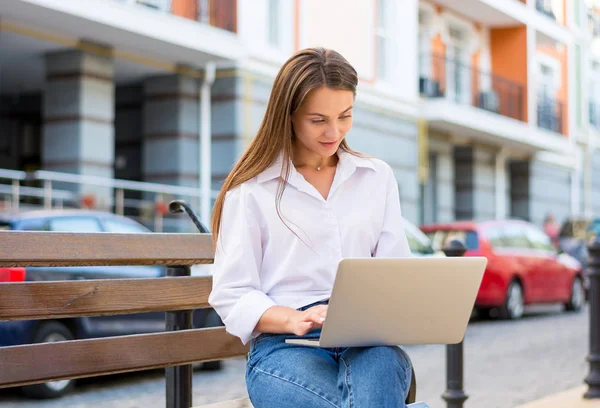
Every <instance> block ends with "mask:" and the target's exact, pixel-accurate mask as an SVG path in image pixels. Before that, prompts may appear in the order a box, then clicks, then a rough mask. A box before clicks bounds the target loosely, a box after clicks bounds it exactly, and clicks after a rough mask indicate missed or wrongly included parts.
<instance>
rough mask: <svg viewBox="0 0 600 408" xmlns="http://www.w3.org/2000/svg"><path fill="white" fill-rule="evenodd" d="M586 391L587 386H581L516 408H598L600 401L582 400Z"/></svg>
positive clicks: (599, 407)
mask: <svg viewBox="0 0 600 408" xmlns="http://www.w3.org/2000/svg"><path fill="white" fill-rule="evenodd" d="M586 391H587V385H582V386H579V387H576V388H571V389H570V390H567V391H563V392H559V393H558V394H552V395H550V396H547V397H544V398H542V399H539V400H536V401H532V402H529V403H527V404H525V405H520V406H519V407H517V408H592V407H593V408H600V399H593V400H586V399H583V394H584V393H585V392H586Z"/></svg>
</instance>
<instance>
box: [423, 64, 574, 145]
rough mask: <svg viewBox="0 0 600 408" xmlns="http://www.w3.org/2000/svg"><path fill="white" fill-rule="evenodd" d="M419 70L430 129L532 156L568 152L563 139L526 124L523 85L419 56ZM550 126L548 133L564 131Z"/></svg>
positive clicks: (545, 122)
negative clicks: (541, 153) (544, 152)
mask: <svg viewBox="0 0 600 408" xmlns="http://www.w3.org/2000/svg"><path fill="white" fill-rule="evenodd" d="M420 64H421V68H420V72H421V75H420V77H419V88H420V92H421V96H422V104H423V109H422V111H423V113H424V117H425V119H426V120H427V122H428V124H429V128H430V129H433V130H437V131H439V132H443V133H446V134H449V135H451V136H454V137H457V138H460V139H463V140H472V141H480V142H484V143H487V144H490V145H495V146H498V147H506V148H509V149H515V150H519V151H522V152H528V153H532V154H533V153H537V152H540V151H553V152H563V153H564V152H565V151H568V150H569V146H568V141H567V139H566V138H552V137H548V135H547V132H546V131H544V130H538V128H537V127H535V126H532V125H530V124H529V123H528V118H527V103H526V101H527V87H526V85H525V84H521V83H517V82H514V81H512V80H509V79H507V78H505V77H503V76H500V75H496V74H494V73H490V72H486V71H483V70H481V69H479V68H478V67H476V66H473V65H471V64H469V63H466V62H462V61H459V60H456V59H454V58H451V57H449V56H447V55H439V54H431V55H423V56H422V57H421V58H420ZM543 113H544V116H543V123H544V124H547V121H548V120H547V119H546V114H547V112H546V111H544V112H543ZM561 118H562V116H561ZM554 120H555V121H554V122H552V121H550V122H551V124H550V125H548V127H549V126H554V127H555V128H556V127H557V126H560V127H561V128H562V122H561V123H560V124H557V123H556V120H557V118H556V117H555V119H554ZM563 139H564V140H563Z"/></svg>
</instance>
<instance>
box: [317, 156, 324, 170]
mask: <svg viewBox="0 0 600 408" xmlns="http://www.w3.org/2000/svg"><path fill="white" fill-rule="evenodd" d="M321 164H323V158H321V163H319V167H317V171H321Z"/></svg>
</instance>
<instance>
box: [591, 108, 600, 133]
mask: <svg viewBox="0 0 600 408" xmlns="http://www.w3.org/2000/svg"><path fill="white" fill-rule="evenodd" d="M589 106H590V113H589V114H590V125H591V126H592V127H594V128H596V129H597V130H600V104H597V103H595V102H590V105H589Z"/></svg>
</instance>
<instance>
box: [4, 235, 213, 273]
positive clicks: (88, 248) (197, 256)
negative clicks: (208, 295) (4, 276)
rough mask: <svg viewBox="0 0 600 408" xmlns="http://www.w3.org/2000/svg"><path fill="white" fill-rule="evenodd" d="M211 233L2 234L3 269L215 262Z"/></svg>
mask: <svg viewBox="0 0 600 408" xmlns="http://www.w3.org/2000/svg"><path fill="white" fill-rule="evenodd" d="M213 257H214V248H213V244H212V237H211V235H210V234H159V233H152V234H111V233H68V232H65V233H62V232H31V231H0V268H3V267H28V266H49V267H51V266H120V265H181V266H186V265H195V264H202V263H212V262H213Z"/></svg>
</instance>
